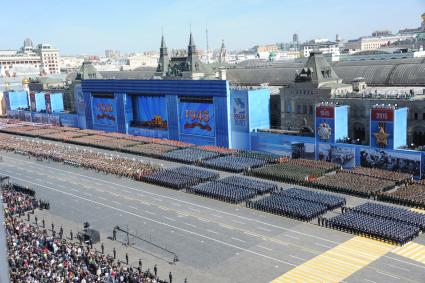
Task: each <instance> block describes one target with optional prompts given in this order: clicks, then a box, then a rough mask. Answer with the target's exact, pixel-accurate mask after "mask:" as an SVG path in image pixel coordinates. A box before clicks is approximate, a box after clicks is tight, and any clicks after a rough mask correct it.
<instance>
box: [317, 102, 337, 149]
mask: <svg viewBox="0 0 425 283" xmlns="http://www.w3.org/2000/svg"><path fill="white" fill-rule="evenodd" d="M316 139H317V141H320V142H330V143H334V142H335V107H333V106H322V105H320V106H316Z"/></svg>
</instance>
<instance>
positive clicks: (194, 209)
mask: <svg viewBox="0 0 425 283" xmlns="http://www.w3.org/2000/svg"><path fill="white" fill-rule="evenodd" d="M188 209H190V210H192V211H196V212H201V211H200V210H199V209H196V208H192V207H188Z"/></svg>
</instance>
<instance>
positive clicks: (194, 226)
mask: <svg viewBox="0 0 425 283" xmlns="http://www.w3.org/2000/svg"><path fill="white" fill-rule="evenodd" d="M183 224H185V225H187V226H190V227H193V228H196V225H193V224H190V223H186V222H184V223H183Z"/></svg>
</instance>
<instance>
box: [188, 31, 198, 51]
mask: <svg viewBox="0 0 425 283" xmlns="http://www.w3.org/2000/svg"><path fill="white" fill-rule="evenodd" d="M187 48H188V49H187V54H188V55H193V54H195V53H196V45H195V41H194V40H193V35H192V32H190V37H189V45H188V47H187Z"/></svg>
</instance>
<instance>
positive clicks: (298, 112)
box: [297, 105, 301, 114]
mask: <svg viewBox="0 0 425 283" xmlns="http://www.w3.org/2000/svg"><path fill="white" fill-rule="evenodd" d="M300 113H301V105H297V114H300Z"/></svg>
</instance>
